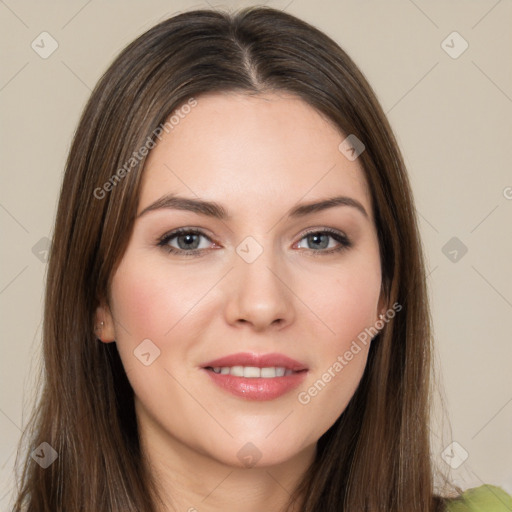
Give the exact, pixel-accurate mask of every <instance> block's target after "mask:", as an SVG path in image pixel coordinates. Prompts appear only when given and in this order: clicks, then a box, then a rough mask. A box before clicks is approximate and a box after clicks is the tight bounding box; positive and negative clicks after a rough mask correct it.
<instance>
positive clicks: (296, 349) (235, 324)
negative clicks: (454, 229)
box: [97, 93, 384, 466]
mask: <svg viewBox="0 0 512 512" xmlns="http://www.w3.org/2000/svg"><path fill="white" fill-rule="evenodd" d="M183 111H184V110H182V112H183ZM186 111H187V112H188V109H187V110H186ZM175 120H176V118H175ZM169 126H170V125H169ZM172 126H173V128H172V130H170V131H169V133H165V131H164V132H163V136H162V138H161V141H160V142H158V144H157V145H156V147H155V148H154V149H153V150H152V151H151V152H150V154H149V156H148V159H147V160H146V164H145V168H144V175H143V182H142V189H141V195H140V200H139V206H138V217H137V219H136V221H135V225H134V229H133V232H132V234H131V238H130V241H129V245H128V248H127V250H126V252H125V254H124V256H123V258H122V260H121V263H120V265H119V267H118V268H117V270H116V272H115V274H114V276H113V281H112V287H111V303H110V308H108V307H106V306H104V307H102V308H99V309H98V312H97V313H98V319H99V320H104V321H105V328H104V330H103V335H102V336H101V337H102V339H103V341H112V340H115V341H116V343H117V347H118V350H119V354H120V356H121V359H122V362H123V365H124V368H125V370H126V373H127V376H128V379H129V380H130V383H131V385H132V387H133V389H134V392H135V404H136V411H137V417H138V421H139V424H140V428H141V431H142V432H143V436H144V437H145V439H146V440H149V441H148V442H150V443H153V444H154V445H155V446H158V447H159V448H158V449H159V450H161V451H162V452H163V451H165V450H168V449H169V447H172V450H173V451H174V452H175V453H176V452H177V451H179V453H181V454H183V455H185V454H188V455H190V454H192V455H194V456H197V455H200V456H203V457H204V456H206V457H208V458H211V459H214V460H216V461H219V462H222V463H225V464H228V465H232V466H233V465H234V466H252V465H254V464H257V465H258V466H266V465H272V464H277V463H280V462H284V461H288V460H290V459H291V458H292V457H296V456H299V455H300V454H301V453H305V452H309V453H311V450H313V449H314V446H315V444H316V442H317V440H318V439H319V437H320V436H321V435H322V434H324V433H325V432H326V431H327V429H329V427H331V425H332V424H333V423H334V422H335V421H336V419H337V418H338V417H339V416H340V414H341V413H342V412H343V410H344V409H345V407H346V406H347V404H348V402H349V400H350V399H351V397H352V395H353V394H354V391H355V390H356V387H357V385H358V383H359V381H360V378H361V376H362V374H363V371H364V368H365V364H366V360H367V353H368V348H369V343H366V344H364V343H361V342H360V341H359V340H358V335H360V333H362V332H363V331H364V330H365V328H367V327H371V326H373V325H374V324H375V322H376V320H378V315H379V313H382V312H383V307H384V303H383V302H382V301H379V298H380V290H381V268H380V260H379V246H378V239H377V235H376V230H375V226H374V220H373V212H372V208H371V200H370V196H369V192H368V188H367V183H366V181H365V178H364V175H363V171H362V168H361V167H360V165H359V162H358V159H355V160H353V159H349V158H347V157H346V156H345V154H344V153H343V152H342V151H340V149H339V145H340V143H341V142H342V141H343V140H344V139H345V135H342V134H340V133H339V131H338V130H337V129H336V128H335V127H334V126H333V125H332V124H330V123H329V122H328V121H326V120H325V119H324V118H323V117H322V116H321V115H320V114H319V113H318V112H317V111H316V110H314V109H313V108H312V107H310V106H308V105H307V104H306V103H304V102H303V101H301V100H300V99H297V98H295V97H292V96H284V95H276V94H271V95H266V96H257V97H249V96H246V95H241V94H234V93H231V94H220V93H216V94H207V95H203V96H200V97H198V98H197V105H196V106H195V107H193V108H191V109H190V111H189V113H188V114H186V115H182V116H181V117H180V118H179V123H176V122H175V123H174V124H173V125H172ZM347 135H348V134H347ZM118 186H122V183H120V184H119V185H118ZM163 197H167V199H168V201H167V202H166V201H163V202H160V204H158V203H157V202H158V201H160V200H161V199H162V198H163ZM339 197H345V198H350V200H349V201H348V203H350V201H352V204H347V201H346V200H337V201H332V203H330V204H327V203H325V201H327V200H329V199H334V198H339ZM343 201H345V203H344V202H343ZM155 203H157V204H156V205H155ZM210 203H212V204H210ZM313 204H317V206H316V207H313V206H311V205H313ZM354 205H356V206H354ZM159 206H160V207H159ZM364 212H366V214H365V213H364ZM177 229H181V230H183V231H182V232H181V233H179V234H177V235H176V234H174V233H173V232H174V231H175V230H177ZM360 339H361V338H360ZM354 342H356V344H355V345H354ZM356 347H358V349H359V350H357V348H356ZM241 353H243V354H245V355H246V356H247V357H248V358H246V359H244V358H243V357H242V356H241V355H240V354H241ZM233 354H234V356H233V359H230V360H228V361H224V362H222V361H221V362H220V363H215V364H213V365H212V366H218V367H221V368H222V369H221V370H219V369H218V368H217V370H216V371H220V372H221V373H215V371H214V370H212V369H207V368H206V367H207V366H208V364H207V363H209V362H212V361H214V360H216V359H219V358H224V357H227V356H232V355H233ZM269 354H270V356H269V358H268V359H266V360H265V359H260V360H258V359H257V357H258V356H265V355H269ZM350 354H351V357H350ZM250 356H256V359H254V360H251V358H250ZM278 356H282V358H281V359H279V357H278ZM284 357H287V358H290V359H292V360H294V361H295V362H297V363H298V365H297V366H295V367H293V365H292V364H291V363H290V362H289V361H288V360H285V359H283V358H284ZM240 367H242V368H240ZM275 367H277V368H285V371H286V370H294V371H293V373H292V374H291V375H289V373H290V371H286V375H285V376H279V375H281V373H282V372H283V370H280V369H278V370H276V371H274V370H272V369H268V368H275ZM340 367H341V368H340ZM255 368H256V369H255ZM260 368H267V369H266V370H261V369H260ZM298 370H302V371H300V372H299V371H298ZM244 372H245V373H244ZM276 372H277V373H276ZM261 373H262V374H263V376H260V377H257V375H261ZM240 375H245V377H242V376H240ZM273 375H277V376H273Z"/></svg>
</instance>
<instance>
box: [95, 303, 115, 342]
mask: <svg viewBox="0 0 512 512" xmlns="http://www.w3.org/2000/svg"><path fill="white" fill-rule="evenodd" d="M94 333H95V334H96V338H98V339H99V340H100V341H102V342H103V343H111V342H113V341H115V340H116V332H115V328H114V320H113V317H112V313H111V311H110V308H109V306H108V305H107V304H106V303H105V302H102V304H100V305H99V306H98V307H97V308H96V313H95V315H94Z"/></svg>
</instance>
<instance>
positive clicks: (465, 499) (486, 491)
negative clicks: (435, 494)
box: [446, 485, 512, 512]
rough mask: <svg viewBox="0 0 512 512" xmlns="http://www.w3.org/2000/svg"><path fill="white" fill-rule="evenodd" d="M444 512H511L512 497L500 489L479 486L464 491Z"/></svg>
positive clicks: (490, 486) (491, 486)
mask: <svg viewBox="0 0 512 512" xmlns="http://www.w3.org/2000/svg"><path fill="white" fill-rule="evenodd" d="M446 512H512V496H510V495H509V494H507V493H506V492H505V491H504V490H503V489H501V487H496V486H494V485H481V486H480V487H474V488H473V489H468V490H466V491H464V492H463V493H462V496H460V497H459V498H457V499H454V500H453V501H452V502H450V504H449V505H448V506H447V508H446Z"/></svg>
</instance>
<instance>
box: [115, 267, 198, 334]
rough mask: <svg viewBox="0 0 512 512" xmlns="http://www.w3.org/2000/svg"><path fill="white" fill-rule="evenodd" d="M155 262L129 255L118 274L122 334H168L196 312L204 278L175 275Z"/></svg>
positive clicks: (117, 315)
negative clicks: (149, 262) (186, 317)
mask: <svg viewBox="0 0 512 512" xmlns="http://www.w3.org/2000/svg"><path fill="white" fill-rule="evenodd" d="M151 263H152V264H144V263H143V260H142V258H140V259H139V258H136V257H133V258H127V259H126V260H125V261H123V262H122V264H121V266H120V267H119V269H118V271H117V272H116V275H115V276H114V279H113V282H112V291H113V295H114V296H115V297H116V303H115V311H114V316H115V320H116V321H117V322H118V324H119V326H120V328H118V329H116V331H117V332H118V333H119V335H120V337H121V338H123V337H124V336H125V335H126V333H129V337H130V338H131V339H132V340H142V339H145V338H150V339H155V340H162V339H164V338H166V336H167V335H168V333H169V332H170V331H172V330H173V329H174V327H175V326H177V325H178V323H179V322H180V321H181V320H182V319H183V318H184V317H185V316H187V315H189V314H191V313H192V314H193V309H194V306H195V304H196V303H197V301H198V298H200V297H201V296H202V295H204V293H205V290H204V288H205V283H204V281H202V280H197V279H190V275H189V274H187V273H186V272H183V273H179V272H173V273H172V275H171V274H170V272H169V271H168V269H166V267H165V265H157V264H155V262H151ZM117 332H116V334H117Z"/></svg>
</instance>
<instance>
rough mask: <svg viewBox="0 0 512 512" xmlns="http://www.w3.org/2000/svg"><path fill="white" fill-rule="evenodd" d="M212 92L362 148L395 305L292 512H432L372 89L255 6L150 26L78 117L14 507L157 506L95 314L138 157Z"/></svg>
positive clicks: (411, 299)
mask: <svg viewBox="0 0 512 512" xmlns="http://www.w3.org/2000/svg"><path fill="white" fill-rule="evenodd" d="M215 91H238V92H242V93H245V94H259V93H262V92H272V91H286V92H289V93H293V94H295V95H297V96H298V97H300V98H301V99H302V100H304V101H305V102H307V103H308V104H310V105H311V106H313V107H314V108H315V109H317V111H318V112H320V113H321V114H323V115H325V116H327V118H329V119H330V120H331V121H332V122H334V123H335V125H336V126H338V127H339V130H340V132H341V133H342V134H345V135H348V134H353V135H355V136H356V137H357V138H358V139H359V140H361V141H363V143H364V145H365V151H364V152H363V153H362V154H361V155H360V156H359V158H360V162H361V165H362V167H363V168H364V172H365V176H366V179H367V183H368V186H369V189H370V193H371V198H372V202H373V209H374V212H375V222H376V228H377V233H378V239H379V245H380V256H381V266H382V276H383V278H382V286H383V290H385V293H386V296H387V299H388V304H393V303H395V302H396V303H398V304H400V305H401V306H402V310H401V311H400V313H398V314H397V315H396V316H395V317H394V318H393V319H391V320H390V321H389V322H387V323H386V325H385V327H384V328H383V330H382V331H381V332H380V333H379V334H378V335H377V337H376V338H375V339H374V342H372V344H371V348H370V351H369V355H368V361H367V366H366V369H365V372H364V375H363V377H362V379H361V381H360V384H359V386H358V389H357V391H356V393H355V394H354V396H353V398H352V400H351V401H350V403H349V405H348V406H347V408H346V410H345V411H344V412H343V414H341V416H340V417H339V418H338V420H337V421H336V422H335V424H334V425H333V426H332V427H331V428H330V429H329V430H328V431H327V432H326V433H325V434H324V435H323V436H322V437H321V438H320V440H319V441H318V449H317V457H316V459H315V461H314V462H313V464H312V465H311V467H310V468H309V469H308V470H307V472H306V473H305V474H304V478H303V480H302V483H301V485H300V486H299V487H298V488H297V489H296V490H295V492H294V495H293V496H292V497H291V500H290V503H291V502H293V500H294V499H297V500H298V499H299V498H300V499H301V500H303V504H302V506H301V510H302V511H303V512H319V511H322V512H334V511H336V512H339V511H340V510H346V511H351V512H355V511H357V512H359V511H386V512H389V511H407V512H420V511H421V512H427V511H428V512H432V511H434V510H442V507H443V506H444V505H443V500H442V499H441V498H438V497H436V496H435V492H434V484H433V475H434V467H433V463H432V460H431V453H430V443H429V431H428V425H429V419H430V403H431V402H430V393H431V371H430V370H431V349H432V347H431V345H432V343H431V341H432V340H431V319H430V313H429V306H428V300H427V288H426V277H425V264H424V260H423V255H422V248H421V242H420V239H419V231H418V226H417V220H416V213H415V209H414V205H413V196H412V192H411V188H410V184H409V181H408V177H407V172H406V169H405V165H404V163H403V160H402V157H401V154H400V151H399V149H398V146H397V143H396V141H395V138H394V136H393V133H392V130H391V128H390V126H389V124H388V121H387V120H386V117H385V115H384V113H383V111H382V108H381V107H380V105H379V103H378V101H377V99H376V96H375V94H374V92H373V91H372V89H371V87H370V85H369V84H368V83H367V81H366V79H365V78H364V76H363V75H362V73H361V72H360V71H359V70H358V68H357V67H356V65H355V64H354V63H353V61H352V60H351V59H350V58H349V56H348V55H347V54H346V53H345V52H344V51H343V50H342V49H341V48H340V47H339V46H338V45H337V44H336V43H335V42H334V41H333V40H332V39H330V38H329V37H328V36H326V35H325V34H323V33H322V32H320V31H319V30H317V29H316V28H314V27H312V26H311V25H309V24H307V23H305V22H304V21H301V20H299V19H297V18H295V17H294V16H292V15H289V14H286V13H284V12H281V11H279V10H275V9H271V8H255V7H251V8H246V9H244V10H242V11H239V12H237V13H234V14H229V13H221V12H217V11H212V10H196V11H191V12H187V13H183V14H180V15H177V16H175V17H172V18H170V19H167V20H165V21H163V22H161V23H159V24H158V25H156V26H155V27H153V28H152V29H150V30H149V31H147V32H146V33H145V34H143V35H142V36H140V37H139V38H138V39H136V40H135V41H134V42H132V43H131V44H130V45H129V46H128V47H127V48H125V49H124V50H123V51H122V53H121V54H120V55H119V56H118V57H117V58H116V59H115V61H114V62H113V64H112V65H111V66H110V67H109V68H108V70H107V71H106V72H105V74H104V75H103V76H102V78H101V79H100V80H99V82H98V84H97V86H96V88H95V89H94V91H93V93H92V95H91V97H90V99H89V102H88V103H87V105H86V107H85V109H84V112H83V115H82V117H81V120H80V122H79V125H78V128H77V130H76V133H75V136H74V140H73V143H72V146H71V149H70V152H69V157H68V159H67V163H66V171H65V175H64V179H63V183H62V189H61V192H60V200H59V204H58V211H57V216H56V222H55V229H54V233H53V241H52V246H51V251H50V257H49V262H48V274H47V283H46V297H45V312H44V327H43V350H44V383H43V385H42V388H41V389H42V392H41V396H40V399H39V400H38V405H37V408H36V409H35V411H34V414H33V417H32V418H31V422H30V424H29V425H30V426H29V428H28V429H27V431H26V432H27V433H28V434H30V435H31V438H30V440H29V442H28V445H27V447H26V449H27V450H28V451H29V453H30V452H31V451H32V450H34V449H35V448H36V447H38V446H39V445H40V444H41V443H43V442H46V443H48V444H49V445H50V446H51V447H53V449H54V450H55V451H56V452H57V454H58V458H57V459H56V460H55V462H54V463H53V464H51V465H50V466H49V467H47V468H46V469H43V468H42V467H41V466H40V465H38V464H36V463H34V461H33V460H32V459H31V457H30V456H29V455H26V457H25V459H24V464H23V471H22V474H21V476H20V484H19V487H20V488H19V492H18V495H17V501H16V505H15V510H16V511H20V510H27V511H29V512H42V511H45V512H50V511H51V512H58V511H71V510H77V511H78V510H83V511H91V512H92V511H94V512H96V511H107V510H109V511H114V512H129V511H131V512H135V511H137V512H141V511H154V510H157V504H156V503H157V500H156V496H157V494H158V493H157V491H156V486H155V484H154V482H153V480H152V478H151V475H150V472H149V471H148V469H147V464H146V461H145V458H144V454H143V452H142V450H141V448H140V445H139V437H138V431H137V423H136V417H135V411H134V405H133V390H132V388H131V386H130V384H129V382H128V379H127V378H126V374H125V372H124V369H123V366H122V364H121V360H120V358H119V356H118V353H117V348H116V345H115V343H111V344H104V343H99V342H98V341H97V340H96V338H95V335H94V331H93V328H94V326H93V321H94V312H95V310H96V307H97V306H98V304H99V303H100V301H102V300H106V301H107V302H108V301H109V297H110V294H109V289H110V279H111V277H112V275H113V274H114V272H115V269H116V265H117V264H118V263H119V261H120V260H121V258H122V256H123V254H124V251H125V249H126V246H127V243H128V240H129V236H130V233H131V229H132V225H133V221H134V217H135V214H136V211H137V205H138V197H139V188H140V183H141V175H142V170H143V166H144V160H145V157H141V158H139V157H140V155H139V154H138V153H137V151H138V150H139V148H141V147H143V146H144V145H145V144H148V141H155V138H156V135H155V133H157V132H156V130H157V129H158V127H159V126H162V125H163V124H164V123H165V122H166V120H167V119H168V118H169V116H170V115H171V113H173V111H175V110H176V109H178V108H179V107H180V106H182V105H184V104H186V103H187V102H189V101H190V99H191V98H194V99H195V100H196V101H200V95H201V94H203V93H207V92H215ZM340 141H341V139H340ZM134 154H137V155H138V156H137V158H136V159H135V160H133V159H134ZM127 162H130V164H129V165H128V166H127ZM123 168H124V173H123V172H119V169H123ZM115 176H117V178H115ZM107 183H109V185H105V184H107ZM21 446H22V444H21V442H20V451H21Z"/></svg>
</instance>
